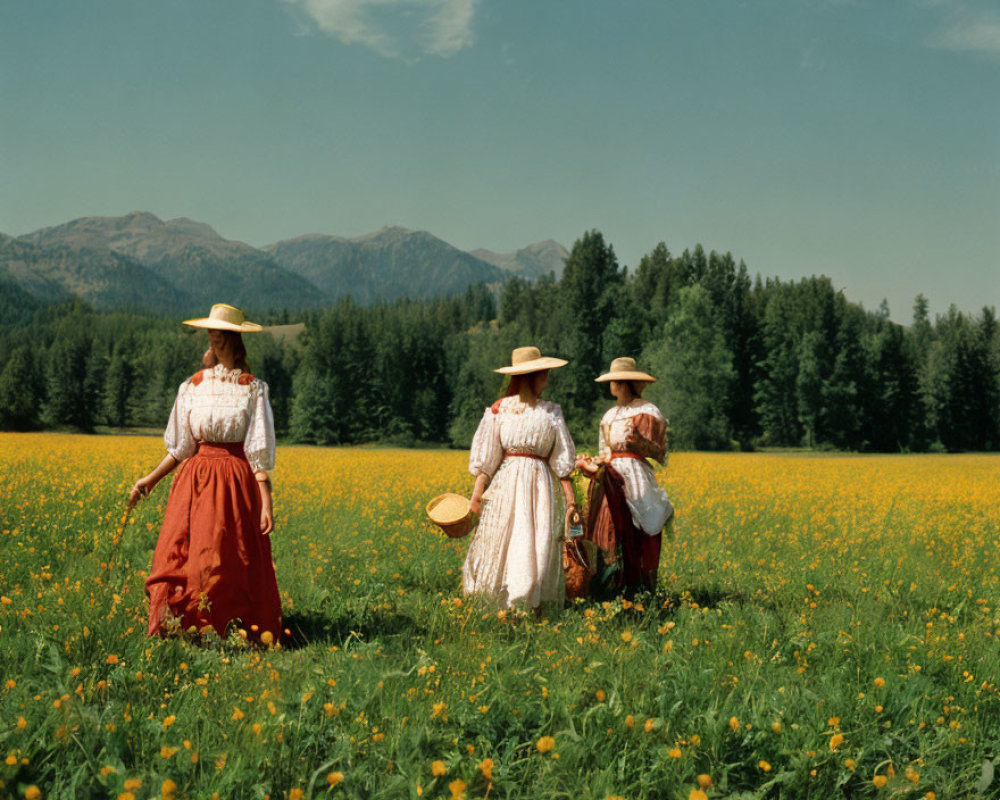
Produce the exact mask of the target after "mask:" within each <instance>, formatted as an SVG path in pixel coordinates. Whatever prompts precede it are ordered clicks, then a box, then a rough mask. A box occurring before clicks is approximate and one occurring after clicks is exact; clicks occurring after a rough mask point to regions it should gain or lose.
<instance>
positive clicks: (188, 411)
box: [163, 364, 275, 472]
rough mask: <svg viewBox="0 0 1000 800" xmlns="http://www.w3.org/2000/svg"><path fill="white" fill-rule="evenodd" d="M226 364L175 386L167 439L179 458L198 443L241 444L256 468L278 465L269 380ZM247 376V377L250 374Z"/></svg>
mask: <svg viewBox="0 0 1000 800" xmlns="http://www.w3.org/2000/svg"><path fill="white" fill-rule="evenodd" d="M242 375H243V371H242V370H240V369H238V368H237V369H232V370H228V369H226V368H225V367H224V366H222V364H216V365H215V366H214V367H211V368H209V369H204V370H202V371H201V372H199V373H196V374H195V375H194V376H192V377H191V378H188V379H187V380H186V381H184V383H182V384H181V385H180V388H179V389H178V390H177V399H176V400H175V401H174V407H173V410H172V411H171V412H170V419H169V421H168V422H167V429H166V431H165V432H164V434H163V441H164V443H165V444H166V446H167V452H168V453H170V455H172V456H173V457H174V458H176V459H177V460H178V461H183V460H184V459H185V458H190V457H191V456H193V455H194V452H195V450H196V449H197V448H198V443H199V442H230V443H231V442H243V452H244V453H245V454H246V457H247V461H249V462H250V468H251V469H253V471H254V472H260V471H268V470H272V469H274V449H275V442H274V414H273V413H272V411H271V401H270V399H269V396H268V388H267V384H266V383H264V381H261V380H258V379H257V378H253V379H252V380H249V381H247V380H246V379H244V381H243V382H242V383H241V382H240V377H241V376H242ZM248 377H249V376H248Z"/></svg>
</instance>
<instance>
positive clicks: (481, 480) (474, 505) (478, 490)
mask: <svg viewBox="0 0 1000 800" xmlns="http://www.w3.org/2000/svg"><path fill="white" fill-rule="evenodd" d="M489 483H490V479H489V476H488V475H484V474H483V473H482V472H480V473H479V474H478V475H477V476H476V485H475V486H474V487H473V489H472V499H471V500H470V501H469V511H471V512H472V513H473V514H478V513H479V512H480V511H482V510H483V492H485V491H486V487H487V486H489Z"/></svg>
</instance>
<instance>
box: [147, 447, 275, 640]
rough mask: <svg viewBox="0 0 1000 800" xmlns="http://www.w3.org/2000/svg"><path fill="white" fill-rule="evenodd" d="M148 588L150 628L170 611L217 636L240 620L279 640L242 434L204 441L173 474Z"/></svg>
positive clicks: (156, 629)
mask: <svg viewBox="0 0 1000 800" xmlns="http://www.w3.org/2000/svg"><path fill="white" fill-rule="evenodd" d="M146 594H147V595H148V596H149V632H148V633H149V635H150V636H154V635H156V634H159V633H164V632H165V631H166V627H167V622H168V620H170V619H171V618H176V619H177V620H179V622H180V626H181V628H182V629H184V630H188V629H189V628H190V627H191V626H192V625H193V626H194V627H195V628H197V629H198V630H199V631H200V630H201V629H202V628H204V627H205V626H211V627H212V628H214V629H215V631H216V632H217V633H218V634H219V636H225V634H226V627H227V626H228V624H229V623H230V622H231V621H233V620H239V621H240V624H241V625H242V626H243V627H244V628H245V629H246V631H247V633H248V634H249V635H250V637H251V638H253V639H259V638H260V634H261V633H263V632H264V631H270V632H271V634H272V635H273V636H274V639H275V641H277V639H278V637H279V636H280V634H281V599H280V598H279V596H278V582H277V580H276V579H275V576H274V564H273V562H272V561H271V540H270V537H268V536H263V535H262V534H261V533H260V490H259V489H258V488H257V481H256V479H255V478H254V474H253V471H252V470H251V469H250V464H249V463H247V460H246V456H245V455H244V453H243V444H242V443H241V442H237V443H234V444H229V443H225V444H220V443H209V442H203V443H202V444H200V445H199V446H198V451H197V452H196V453H195V454H194V455H193V456H192V457H191V458H189V459H188V460H187V461H186V462H185V463H184V465H183V466H182V467H181V469H180V472H178V474H177V477H176V478H174V483H173V486H171V487H170V497H169V498H168V500H167V510H166V513H165V514H164V517H163V527H162V528H160V538H159V539H158V540H157V542H156V550H155V552H154V553H153V568H152V570H151V571H150V574H149V578H148V579H147V580H146ZM255 627H256V630H254V628H255Z"/></svg>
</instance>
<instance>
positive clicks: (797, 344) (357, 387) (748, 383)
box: [0, 230, 1000, 451]
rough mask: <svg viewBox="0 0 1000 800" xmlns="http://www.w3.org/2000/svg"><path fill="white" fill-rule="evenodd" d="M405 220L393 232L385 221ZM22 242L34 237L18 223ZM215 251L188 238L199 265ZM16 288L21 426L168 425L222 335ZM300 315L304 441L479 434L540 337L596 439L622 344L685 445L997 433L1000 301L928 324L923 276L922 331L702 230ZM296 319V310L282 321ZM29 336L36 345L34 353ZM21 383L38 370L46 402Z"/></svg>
mask: <svg viewBox="0 0 1000 800" xmlns="http://www.w3.org/2000/svg"><path fill="white" fill-rule="evenodd" d="M408 237H409V234H406V232H404V231H399V230H396V231H387V232H385V237H383V238H385V241H390V240H391V241H396V240H397V239H398V240H399V242H402V240H403V239H406V238H408ZM374 241H375V240H373V242H374ZM300 244H301V246H302V247H303V248H304V249H303V250H302V257H303V258H305V257H307V256H308V257H309V258H312V256H310V255H309V253H312V252H313V251H312V250H310V248H312V247H314V246H315V247H320V246H321V245H322V247H332V246H334V245H335V244H336V242H330V241H327V242H313V243H312V244H310V243H309V242H301V243H300ZM397 244H398V242H397ZM431 245H433V246H436V245H435V244H434V243H433V242H430V243H428V246H431ZM373 246H374V245H373ZM380 246H381V245H380ZM394 246H395V245H392V246H389V245H387V247H388V249H387V250H386V251H385V252H391V251H392V247H394ZM3 247H6V248H8V249H10V248H22V249H23V247H27V245H25V244H24V243H21V242H18V241H14V240H9V239H8V240H0V248H3ZM18 252H20V251H18ZM428 252H430V250H428ZM209 255H210V254H208V253H206V252H201V253H200V254H199V252H195V251H191V252H188V253H187V255H186V256H185V258H189V259H190V260H191V264H190V267H191V270H193V272H191V276H190V277H191V279H192V280H194V277H195V276H196V274H197V270H198V269H199V267H198V265H199V264H201V265H202V267H204V265H205V264H206V263H208V262H206V261H204V259H206V258H209ZM286 255H287V254H286ZM313 255H315V253H313ZM241 257H242V256H241ZM289 257H291V256H290V255H289ZM317 257H318V256H317ZM199 259H201V260H199ZM449 263H450V262H449ZM318 264H319V262H316V265H314V266H316V268H317V269H319V267H318V266H317V265H318ZM441 268H442V269H443V270H444V271H445V272H447V271H448V270H449V269H451V267H450V266H448V264H443V265H442V267H441ZM0 280H2V279H0ZM3 286H4V285H3V284H2V282H0V289H2V288H3ZM11 297H12V300H11V301H10V302H5V303H4V304H2V305H0V354H3V356H2V362H0V425H2V426H3V427H6V428H25V427H33V426H36V425H39V424H43V425H46V426H50V427H52V426H54V427H58V426H73V427H77V428H80V429H84V430H89V429H92V428H94V427H95V426H100V425H110V426H112V427H134V426H140V427H153V428H159V427H161V426H162V425H163V422H164V420H165V419H166V417H167V414H168V413H169V410H170V405H171V403H172V402H173V397H174V393H175V391H176V388H177V385H178V384H179V383H180V382H181V381H182V380H183V379H185V378H186V377H188V376H189V375H190V374H191V373H193V372H194V371H195V370H196V369H198V367H199V362H200V356H201V353H202V352H203V348H204V346H205V341H204V338H203V334H195V333H192V332H190V331H187V330H184V329H182V328H181V327H180V326H179V325H178V324H177V320H176V319H163V318H158V317H153V316H144V315H138V314H122V313H117V314H108V313H98V312H95V311H93V310H91V309H90V308H88V307H87V306H85V305H83V304H82V303H80V302H79V301H71V302H69V303H65V304H62V305H52V306H39V305H38V303H37V302H36V301H31V302H26V303H24V304H23V307H19V305H20V304H19V300H18V297H19V295H17V294H16V293H15V294H14V295H12V296H11ZM247 310H248V312H252V309H247ZM253 316H254V317H255V318H259V316H258V315H256V314H254V315H253ZM296 318H297V319H299V320H302V321H303V322H304V323H305V328H306V330H305V333H303V334H302V335H301V336H300V337H299V338H298V340H293V341H289V340H285V339H277V338H272V337H271V336H269V335H262V336H248V337H246V343H247V347H248V350H249V358H250V363H251V368H252V369H253V371H254V372H255V374H256V375H258V377H260V378H262V379H263V380H265V381H267V382H268V384H269V386H270V387H271V403H272V407H273V408H274V413H275V424H276V427H277V430H278V433H279V435H283V436H289V437H290V438H292V439H293V440H295V441H301V442H309V443H315V444H333V443H337V444H347V443H353V442H375V441H382V442H395V443H397V444H409V443H415V442H438V443H449V444H451V445H453V446H456V447H467V446H468V444H469V442H470V441H471V438H472V435H473V433H474V431H475V429H476V425H477V424H478V421H479V419H480V417H481V415H482V411H483V408H484V407H485V406H487V405H489V404H490V403H492V402H493V400H495V399H496V398H497V396H499V394H500V391H501V386H502V381H501V379H500V378H499V376H497V375H496V374H495V373H494V372H493V370H494V369H496V368H497V367H498V366H500V365H502V364H506V363H508V361H509V358H510V351H511V350H513V349H514V348H516V347H521V346H524V345H529V344H531V345H535V346H537V347H539V348H540V349H541V350H542V351H543V352H545V353H547V354H551V355H555V356H561V357H564V358H567V359H569V362H570V363H569V365H568V366H566V367H565V368H563V369H560V370H555V371H553V373H552V374H551V376H550V381H549V386H548V388H547V390H546V396H547V397H548V398H550V399H552V400H554V401H556V402H558V403H560V404H561V405H562V406H563V408H564V412H565V415H566V419H567V423H568V424H569V427H570V430H571V432H572V433H573V436H574V439H575V440H576V441H577V442H578V444H580V445H581V446H585V445H588V444H590V443H592V441H593V440H594V438H595V435H596V433H595V431H596V422H597V420H598V419H599V418H600V416H601V413H602V412H603V411H604V409H605V408H606V407H607V405H608V404H609V403H610V402H611V400H610V399H609V398H608V397H607V396H606V394H605V393H604V391H605V390H604V389H602V388H601V386H600V385H599V384H596V383H595V382H594V378H595V377H596V376H597V375H598V374H600V373H601V372H603V371H604V370H605V369H606V368H607V366H608V364H609V363H610V362H611V360H612V359H614V358H617V357H618V356H625V355H630V356H633V357H636V356H638V357H639V358H640V361H641V362H642V361H645V363H640V367H645V368H646V369H648V370H651V371H652V372H653V373H655V374H657V375H658V377H659V378H660V379H661V380H660V383H659V384H658V385H657V386H655V387H654V388H653V389H652V392H651V394H650V395H649V397H650V398H651V399H653V400H654V401H658V402H662V403H663V404H664V405H665V408H664V410H665V411H666V413H668V414H670V415H671V416H672V417H673V419H672V422H673V431H674V434H675V438H674V441H673V443H674V445H675V446H682V447H705V448H713V449H714V448H728V447H730V446H731V444H732V442H734V441H735V442H736V443H737V444H738V445H739V446H740V448H741V449H744V450H751V449H754V448H755V447H758V446H761V445H768V446H779V447H787V446H794V447H798V446H802V445H805V446H807V447H822V448H828V447H834V448H841V449H846V450H876V451H917V450H927V449H929V448H934V449H946V450H995V449H997V447H998V446H1000V410H998V408H1000V333H998V331H997V328H998V326H997V321H996V319H995V316H994V312H993V311H992V309H984V310H983V312H982V314H981V315H979V316H978V317H973V316H969V315H965V314H962V313H960V312H958V311H957V310H956V309H954V308H952V309H951V310H949V312H948V313H947V314H946V315H943V316H941V317H938V318H937V319H936V320H934V321H931V320H930V318H929V314H928V304H927V300H926V298H924V297H923V295H918V296H917V298H916V300H915V303H914V318H913V324H912V326H910V327H909V328H905V327H903V326H900V325H897V324H895V323H893V322H892V321H891V320H890V319H889V311H888V307H887V305H886V304H884V303H883V304H882V305H881V306H880V308H879V309H878V310H877V311H876V312H873V313H871V312H866V311H865V310H864V309H863V308H861V307H860V306H858V305H856V304H853V303H851V302H849V301H848V300H847V299H846V298H845V297H844V295H843V293H841V292H838V291H835V290H834V288H833V285H832V283H831V282H830V280H829V279H828V278H825V277H822V276H819V277H817V276H813V277H810V278H804V279H802V280H800V281H792V282H782V281H779V280H777V279H767V280H761V278H760V276H759V275H758V276H757V277H756V279H755V280H752V279H751V277H750V274H749V271H748V270H747V267H746V264H744V263H743V262H742V261H740V262H737V261H736V260H735V259H734V258H733V256H732V255H731V254H729V253H724V254H720V253H717V252H715V251H709V252H706V251H705V250H704V248H702V247H701V246H695V247H694V248H693V249H690V250H684V252H683V253H682V254H681V255H680V256H674V255H672V254H671V252H670V250H669V249H668V248H667V246H666V244H665V243H663V242H660V243H659V244H657V245H656V247H654V248H653V250H652V251H651V252H650V253H649V254H647V255H645V256H643V257H642V259H641V260H640V262H639V265H638V267H637V268H636V269H635V270H634V272H631V273H630V272H629V271H628V270H627V269H621V268H620V265H619V263H618V260H617V257H616V256H615V252H614V248H613V247H612V246H611V245H610V244H609V243H608V242H606V241H605V240H604V237H603V235H602V234H601V233H600V232H599V231H596V230H591V231H587V232H585V233H584V234H583V235H582V236H581V237H580V239H578V240H577V241H576V242H575V243H574V245H573V248H572V251H571V253H570V255H569V258H568V259H567V261H566V265H565V269H564V271H563V274H562V277H561V279H560V280H559V281H557V280H556V279H555V278H554V277H553V276H552V275H551V274H547V275H543V276H542V277H540V278H539V279H538V280H537V281H534V282H531V281H528V280H525V279H524V278H521V277H514V278H512V279H511V280H509V281H508V282H507V283H506V284H504V286H503V288H502V290H497V289H496V288H491V287H488V286H483V285H480V286H472V287H470V288H467V289H466V290H465V292H464V294H461V295H454V296H451V297H447V298H443V299H436V300H419V301H414V300H398V301H395V302H393V303H388V304H386V303H383V304H379V305H374V306H363V305H359V304H358V303H356V302H355V301H353V300H350V299H347V300H342V301H340V302H338V303H337V304H336V305H334V306H332V307H330V308H328V309H327V310H325V311H310V312H305V313H302V314H301V315H300V316H297V317H296ZM289 320H290V317H289V314H288V312H287V311H284V312H281V313H277V314H274V315H273V316H272V317H271V318H270V319H266V318H265V321H269V322H271V323H275V324H276V323H281V324H287V323H288V322H289ZM25 341H30V342H32V346H31V353H30V357H29V356H26V355H25V354H24V353H21V354H20V355H19V356H18V357H17V360H16V363H15V359H14V354H15V352H16V351H17V349H18V348H19V347H21V346H23V344H22V343H23V342H25ZM681 365H683V366H681ZM15 385H17V386H21V387H23V386H28V387H29V390H28V391H29V396H30V397H31V398H32V401H33V403H34V406H33V407H32V408H29V407H28V404H27V403H25V402H24V401H21V400H18V396H19V393H20V392H22V391H23V388H22V389H17V390H15V389H14V386H15Z"/></svg>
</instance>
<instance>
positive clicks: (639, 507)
mask: <svg viewBox="0 0 1000 800" xmlns="http://www.w3.org/2000/svg"><path fill="white" fill-rule="evenodd" d="M642 414H645V415H648V416H650V417H653V418H654V419H656V420H659V421H661V422H662V423H663V424H664V425H665V424H666V420H664V418H663V414H661V413H660V409H658V408H657V407H656V406H655V405H653V404H652V403H650V402H649V401H648V400H643V399H642V398H638V397H637V398H635V399H634V400H632V402H630V403H629V404H628V405H624V406H618V405H615V406H611V408H609V409H608V410H607V412H606V413H605V415H604V416H603V417H602V418H601V429H600V434H599V436H598V448H599V449H600V455H601V457H602V458H604V459H610V460H611V465H612V466H613V467H614V468H615V470H616V471H617V472H618V474H619V475H621V476H622V479H623V480H624V481H625V502H626V503H628V508H629V511H630V512H631V513H632V522H634V523H635V526H636V527H637V528H639V529H641V530H642V531H643V532H644V533H646V534H648V535H650V536H655V535H656V534H658V533H659V532H660V531H662V530H663V526H664V525H666V523H667V520H668V519H670V517H671V516H673V513H674V507H673V505H671V503H670V500H669V499H668V498H667V493H666V492H665V491H663V489H661V488H660V487H659V485H658V484H657V483H656V476H655V475H654V474H653V470H652V468H651V467H650V466H649V464H648V463H647V462H646V461H645V460H641V461H640V460H638V459H635V458H613V459H612V458H611V454H612V453H613V452H615V453H617V452H625V451H626V450H628V446H627V445H626V444H625V440H626V439H627V438H628V435H629V434H630V433H631V432H632V429H633V428H634V427H635V422H634V421H635V418H636V417H638V416H640V415H642ZM664 463H666V461H664Z"/></svg>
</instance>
